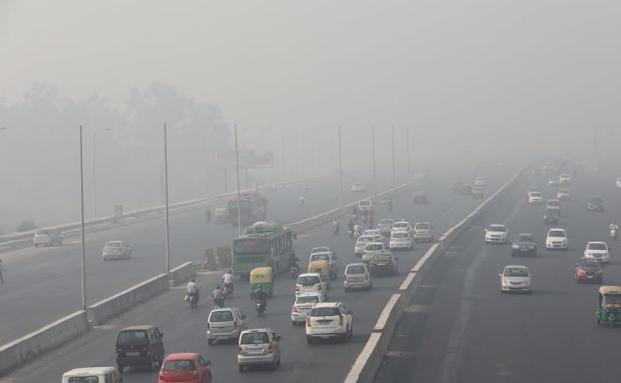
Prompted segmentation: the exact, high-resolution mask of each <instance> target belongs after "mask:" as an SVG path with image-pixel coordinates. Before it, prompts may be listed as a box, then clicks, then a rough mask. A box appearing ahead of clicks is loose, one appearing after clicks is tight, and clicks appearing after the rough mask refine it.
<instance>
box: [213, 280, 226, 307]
mask: <svg viewBox="0 0 621 383" xmlns="http://www.w3.org/2000/svg"><path fill="white" fill-rule="evenodd" d="M211 298H213V303H214V305H216V306H218V307H223V306H224V295H223V294H222V288H220V285H216V288H215V289H213V292H212V293H211Z"/></svg>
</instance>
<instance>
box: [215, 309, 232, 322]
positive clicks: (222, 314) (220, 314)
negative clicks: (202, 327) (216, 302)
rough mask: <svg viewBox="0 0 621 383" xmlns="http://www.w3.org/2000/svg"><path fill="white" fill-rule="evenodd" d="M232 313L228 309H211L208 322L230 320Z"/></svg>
mask: <svg viewBox="0 0 621 383" xmlns="http://www.w3.org/2000/svg"><path fill="white" fill-rule="evenodd" d="M232 321H233V313H232V312H230V311H213V312H212V313H211V315H209V322H232Z"/></svg>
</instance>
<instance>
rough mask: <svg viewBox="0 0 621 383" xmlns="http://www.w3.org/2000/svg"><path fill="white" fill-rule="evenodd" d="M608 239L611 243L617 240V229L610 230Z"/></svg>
mask: <svg viewBox="0 0 621 383" xmlns="http://www.w3.org/2000/svg"><path fill="white" fill-rule="evenodd" d="M610 239H612V240H613V241H616V240H617V229H616V228H611V229H610Z"/></svg>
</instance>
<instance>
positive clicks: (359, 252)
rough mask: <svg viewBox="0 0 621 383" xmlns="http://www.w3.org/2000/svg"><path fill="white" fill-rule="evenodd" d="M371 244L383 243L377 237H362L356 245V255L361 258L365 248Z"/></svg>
mask: <svg viewBox="0 0 621 383" xmlns="http://www.w3.org/2000/svg"><path fill="white" fill-rule="evenodd" d="M369 242H381V240H380V239H379V238H378V236H376V235H361V236H360V237H358V239H357V240H356V244H355V245H354V255H356V256H361V255H362V253H364V247H365V246H366V244H367V243H369Z"/></svg>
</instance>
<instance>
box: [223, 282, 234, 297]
mask: <svg viewBox="0 0 621 383" xmlns="http://www.w3.org/2000/svg"><path fill="white" fill-rule="evenodd" d="M222 291H223V293H224V296H225V297H229V296H232V295H233V284H232V283H227V284H225V285H224V289H223V290H222Z"/></svg>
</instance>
